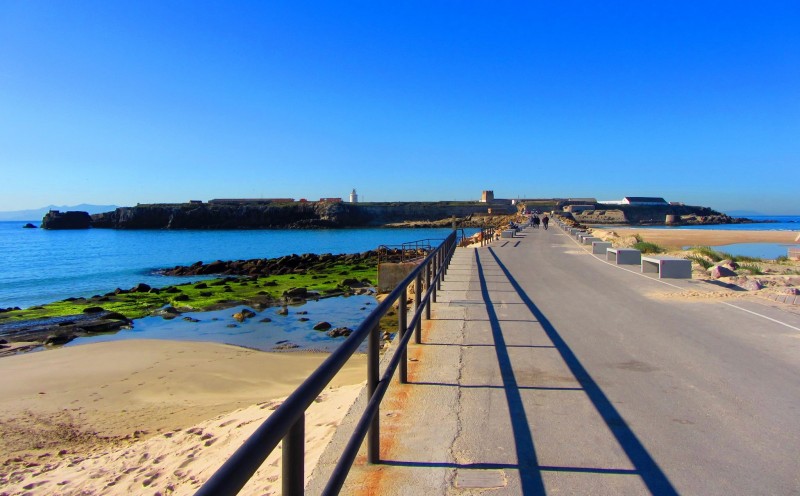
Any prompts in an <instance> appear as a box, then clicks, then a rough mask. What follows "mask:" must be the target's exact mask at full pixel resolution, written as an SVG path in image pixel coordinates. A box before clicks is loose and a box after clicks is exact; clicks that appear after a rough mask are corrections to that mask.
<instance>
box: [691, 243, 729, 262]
mask: <svg viewBox="0 0 800 496" xmlns="http://www.w3.org/2000/svg"><path fill="white" fill-rule="evenodd" d="M690 250H692V251H693V252H695V253H697V254H698V255H701V256H704V257H706V258H708V259H709V260H711V261H712V262H721V261H722V260H725V258H724V254H723V253H722V252H719V251H717V250H714V249H713V248H711V247H710V246H693V247H692V248H690Z"/></svg>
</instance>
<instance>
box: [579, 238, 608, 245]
mask: <svg viewBox="0 0 800 496" xmlns="http://www.w3.org/2000/svg"><path fill="white" fill-rule="evenodd" d="M595 241H603V240H602V239H600V238H595V237H594V236H584V237H583V238H581V244H584V245H591V244H592V243H594V242H595Z"/></svg>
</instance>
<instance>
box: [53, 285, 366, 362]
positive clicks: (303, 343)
mask: <svg viewBox="0 0 800 496" xmlns="http://www.w3.org/2000/svg"><path fill="white" fill-rule="evenodd" d="M376 306H377V300H376V298H375V297H374V296H369V295H356V296H347V297H344V296H342V297H335V298H323V299H320V300H318V301H314V300H309V301H308V302H307V303H305V304H303V305H296V306H294V305H293V306H289V314H288V315H285V316H284V315H278V313H277V312H278V310H279V309H280V307H270V308H267V309H265V310H263V311H261V312H258V311H256V310H255V309H253V308H251V307H248V306H246V305H238V306H235V307H232V308H227V309H225V310H216V311H213V312H188V313H184V314H182V315H179V316H178V317H176V318H174V319H171V320H166V319H164V318H163V317H145V318H143V319H137V320H135V321H134V327H133V329H125V330H122V331H119V332H117V333H114V334H103V335H98V336H91V337H82V338H77V339H75V340H73V341H71V342H70V343H68V344H67V345H66V346H79V345H83V344H88V343H99V342H104V341H123V340H126V339H170V340H178V341H209V342H214V343H224V344H232V345H236V346H244V347H247V348H254V349H258V350H264V351H271V350H274V349H275V347H276V346H278V345H281V344H285V343H287V342H289V343H293V344H295V345H298V346H299V348H298V349H300V350H319V351H332V350H334V349H336V348H337V347H338V346H339V345H340V344H341V343H342V342H343V341H344V339H345V338H343V337H339V338H330V337H328V335H327V334H326V333H325V332H321V331H315V330H314V329H313V326H314V325H315V324H316V323H318V322H320V321H325V322H329V323H330V324H331V325H332V326H333V327H334V328H335V327H349V328H350V329H352V330H355V329H356V327H358V325H359V324H361V321H362V320H363V319H364V317H366V316H367V315H368V314H369V312H371V311H372V310H373V309H375V307H376ZM244 308H248V309H250V310H252V311H254V312H255V313H256V316H255V317H253V318H250V319H247V320H246V321H244V322H241V323H240V322H237V321H236V320H234V319H233V317H232V316H233V314H234V313H236V312H239V311H241V310H242V309H244ZM298 312H307V313H306V314H301V313H298ZM184 317H190V318H194V319H198V320H199V322H187V321H185V320H183V318H184ZM264 318H269V319H271V322H261V320H263V319H264ZM301 318H305V319H308V320H307V321H300V319H301ZM231 325H233V326H235V327H228V326H231Z"/></svg>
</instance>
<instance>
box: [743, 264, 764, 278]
mask: <svg viewBox="0 0 800 496" xmlns="http://www.w3.org/2000/svg"><path fill="white" fill-rule="evenodd" d="M739 270H746V271H748V272H750V273H751V274H753V275H755V276H760V275H764V272H762V271H761V267H759V266H758V265H756V264H741V265H739Z"/></svg>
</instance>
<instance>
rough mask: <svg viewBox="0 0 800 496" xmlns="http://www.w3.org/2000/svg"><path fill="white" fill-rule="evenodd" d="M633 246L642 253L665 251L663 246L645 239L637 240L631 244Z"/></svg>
mask: <svg viewBox="0 0 800 496" xmlns="http://www.w3.org/2000/svg"><path fill="white" fill-rule="evenodd" d="M633 248H635V249H637V250H639V251H640V252H642V253H664V252H665V251H667V250H665V249H664V247H662V246H660V245H657V244H655V243H650V242H647V241H639V242H637V243H635V244H634V245H633Z"/></svg>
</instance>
